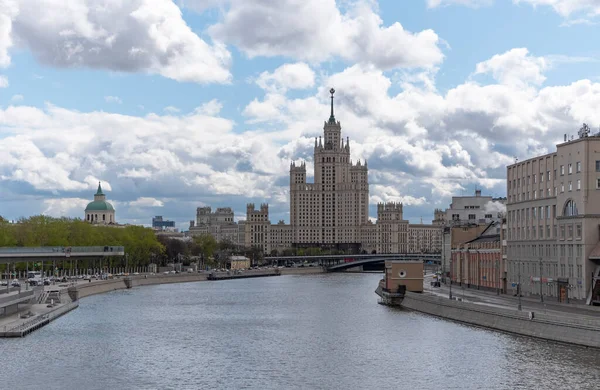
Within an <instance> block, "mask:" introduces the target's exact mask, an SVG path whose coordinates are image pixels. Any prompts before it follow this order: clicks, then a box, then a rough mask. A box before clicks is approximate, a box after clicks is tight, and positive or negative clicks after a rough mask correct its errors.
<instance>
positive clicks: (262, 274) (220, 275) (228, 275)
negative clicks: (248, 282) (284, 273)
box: [206, 269, 281, 280]
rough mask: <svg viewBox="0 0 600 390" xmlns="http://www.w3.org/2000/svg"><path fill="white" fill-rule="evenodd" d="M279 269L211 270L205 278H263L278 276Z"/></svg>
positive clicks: (279, 273)
mask: <svg viewBox="0 0 600 390" xmlns="http://www.w3.org/2000/svg"><path fill="white" fill-rule="evenodd" d="M279 275H281V272H280V271H279V269H270V270H265V271H245V272H243V273H234V272H212V273H210V274H209V275H208V277H207V278H206V279H207V280H229V279H244V278H263V277H267V276H279Z"/></svg>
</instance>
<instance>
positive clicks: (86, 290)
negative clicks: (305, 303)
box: [77, 267, 326, 299]
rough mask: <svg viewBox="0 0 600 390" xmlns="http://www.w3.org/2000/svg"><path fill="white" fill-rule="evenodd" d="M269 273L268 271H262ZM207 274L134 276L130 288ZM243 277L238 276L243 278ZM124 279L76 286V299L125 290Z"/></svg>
mask: <svg viewBox="0 0 600 390" xmlns="http://www.w3.org/2000/svg"><path fill="white" fill-rule="evenodd" d="M280 271H281V274H282V275H309V274H319V273H324V272H326V271H325V270H324V269H323V268H320V267H305V268H281V269H280ZM247 272H251V273H260V272H261V271H247ZM264 272H265V273H266V272H271V271H270V270H269V271H264ZM207 277H208V274H207V273H201V274H196V273H194V274H185V273H182V274H176V275H162V274H161V275H148V277H147V278H145V277H144V276H143V275H139V276H134V277H132V278H131V281H132V285H131V287H137V286H150V285H154V284H167V283H187V282H201V281H205V280H207ZM243 277H244V275H240V278H243ZM126 288H127V286H126V285H125V278H120V279H111V280H103V281H94V282H91V283H80V284H78V285H77V291H78V298H79V299H81V298H84V297H88V296H90V295H95V294H102V293H105V292H109V291H114V290H123V289H126Z"/></svg>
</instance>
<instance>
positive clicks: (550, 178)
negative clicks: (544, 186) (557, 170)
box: [546, 171, 552, 181]
mask: <svg viewBox="0 0 600 390" xmlns="http://www.w3.org/2000/svg"><path fill="white" fill-rule="evenodd" d="M546 173H547V174H548V181H550V180H552V176H550V171H548V172H546Z"/></svg>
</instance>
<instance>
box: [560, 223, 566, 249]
mask: <svg viewBox="0 0 600 390" xmlns="http://www.w3.org/2000/svg"><path fill="white" fill-rule="evenodd" d="M560 239H561V240H564V239H565V225H562V226H561V227H560ZM561 248H562V249H563V252H562V253H561V255H562V256H564V255H565V253H564V247H562V246H561Z"/></svg>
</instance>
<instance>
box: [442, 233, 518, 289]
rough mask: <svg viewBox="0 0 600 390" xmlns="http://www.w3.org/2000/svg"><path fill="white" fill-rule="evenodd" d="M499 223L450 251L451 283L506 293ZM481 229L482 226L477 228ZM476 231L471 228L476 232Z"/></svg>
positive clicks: (501, 236) (458, 244) (501, 235)
mask: <svg viewBox="0 0 600 390" xmlns="http://www.w3.org/2000/svg"><path fill="white" fill-rule="evenodd" d="M502 225H503V223H502V222H492V223H490V224H489V225H487V226H486V227H485V229H484V230H483V231H482V232H481V233H480V234H479V235H478V236H477V237H476V238H474V239H472V240H468V241H466V242H462V243H457V244H456V245H455V247H454V248H453V249H452V280H453V281H454V282H457V283H458V284H461V285H463V284H464V285H465V287H467V288H477V289H486V290H495V291H498V292H499V293H504V292H506V290H507V285H506V283H507V279H506V273H505V269H506V265H505V259H504V258H503V253H502V252H503V250H502V242H503V239H504V237H503V234H504V233H503V229H502ZM479 226H481V225H479ZM477 230H480V228H479V229H473V230H471V232H476V231H477Z"/></svg>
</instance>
